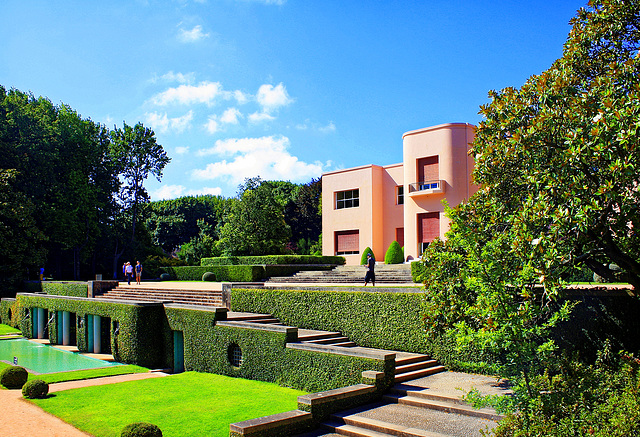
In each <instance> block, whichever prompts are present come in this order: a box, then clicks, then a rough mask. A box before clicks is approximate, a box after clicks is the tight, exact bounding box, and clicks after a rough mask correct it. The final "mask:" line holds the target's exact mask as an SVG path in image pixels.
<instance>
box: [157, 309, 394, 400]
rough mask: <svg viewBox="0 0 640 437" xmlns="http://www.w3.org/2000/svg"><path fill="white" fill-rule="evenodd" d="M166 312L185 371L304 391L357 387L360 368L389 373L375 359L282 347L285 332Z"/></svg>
mask: <svg viewBox="0 0 640 437" xmlns="http://www.w3.org/2000/svg"><path fill="white" fill-rule="evenodd" d="M166 314H167V319H168V321H169V326H170V328H171V329H172V330H175V331H182V332H183V338H184V367H185V370H186V371H189V370H194V371H198V372H208V373H217V374H221V375H228V376H234V377H240V378H246V379H253V380H259V381H268V382H275V383H278V384H280V385H284V386H288V387H294V388H297V389H301V390H305V391H310V392H314V391H322V390H330V389H334V388H338V387H344V386H347V385H353V384H359V383H360V382H361V381H362V372H363V371H365V370H377V371H380V372H383V371H385V370H386V371H387V373H388V374H390V375H393V369H385V363H384V362H383V361H381V360H375V359H369V358H357V357H349V356H340V355H333V354H327V353H320V352H309V351H301V350H294V349H287V348H286V343H287V342H288V341H292V340H294V339H293V338H288V337H287V333H286V332H278V331H270V330H262V329H248V328H240V327H235V326H220V325H216V320H215V313H212V312H207V311H198V310H191V309H184V308H171V307H168V308H166ZM232 345H237V346H239V347H240V350H241V351H242V359H243V362H242V365H241V366H240V367H234V366H232V365H231V363H230V361H229V356H228V355H229V349H230V348H231V346H232ZM171 349H172V348H171ZM167 358H170V359H172V357H167Z"/></svg>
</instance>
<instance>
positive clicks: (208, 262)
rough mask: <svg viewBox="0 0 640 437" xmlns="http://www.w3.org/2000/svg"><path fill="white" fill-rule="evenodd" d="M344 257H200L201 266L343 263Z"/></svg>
mask: <svg viewBox="0 0 640 437" xmlns="http://www.w3.org/2000/svg"><path fill="white" fill-rule="evenodd" d="M344 263H345V258H344V257H342V256H316V255H266V256H219V257H214V258H202V259H201V260H200V265H201V266H221V265H262V264H267V265H270V264H332V265H343V264H344Z"/></svg>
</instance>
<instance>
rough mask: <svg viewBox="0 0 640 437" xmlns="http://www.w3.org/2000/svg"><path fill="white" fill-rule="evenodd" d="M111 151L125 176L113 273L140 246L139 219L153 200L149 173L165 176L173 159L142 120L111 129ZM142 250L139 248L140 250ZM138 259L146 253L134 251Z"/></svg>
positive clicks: (115, 230) (115, 221) (116, 223)
mask: <svg viewBox="0 0 640 437" xmlns="http://www.w3.org/2000/svg"><path fill="white" fill-rule="evenodd" d="M110 147H111V148H110V154H111V156H112V158H113V160H114V162H117V163H118V167H117V170H118V172H117V174H118V175H119V176H120V177H121V181H122V182H121V185H120V191H119V195H118V201H119V205H120V209H119V212H118V214H116V215H115V216H114V217H113V218H112V219H113V220H112V221H113V234H112V235H113V242H114V249H113V254H114V255H113V274H114V277H115V276H116V275H117V273H118V272H119V270H120V269H119V265H118V264H119V261H120V257H121V256H122V255H123V253H124V252H125V251H126V250H127V249H129V250H133V251H134V252H136V249H138V247H139V243H140V242H139V241H137V240H136V236H137V235H138V232H137V231H138V229H137V226H138V222H139V221H140V220H141V219H142V216H141V213H142V212H143V210H144V208H143V205H145V204H147V203H148V202H149V194H148V193H147V190H146V188H145V186H144V182H145V181H146V180H147V178H148V177H149V176H154V177H155V178H156V179H157V180H158V181H160V180H161V179H162V172H163V170H164V167H165V166H166V165H167V164H168V163H169V161H170V160H171V159H170V158H169V157H168V156H167V154H166V152H165V150H164V149H163V147H162V146H161V145H160V144H158V143H157V141H156V137H155V133H154V132H153V130H151V129H149V128H146V127H144V125H143V124H142V123H137V124H136V125H135V126H129V125H127V124H126V123H124V126H123V127H122V128H116V129H114V130H113V131H111V143H110ZM138 252H139V250H138ZM132 255H135V256H137V257H138V258H140V257H141V255H143V254H142V253H133V254H132Z"/></svg>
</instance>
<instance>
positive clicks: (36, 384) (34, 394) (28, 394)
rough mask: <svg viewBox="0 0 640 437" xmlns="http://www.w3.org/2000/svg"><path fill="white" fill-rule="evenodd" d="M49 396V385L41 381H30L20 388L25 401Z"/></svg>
mask: <svg viewBox="0 0 640 437" xmlns="http://www.w3.org/2000/svg"><path fill="white" fill-rule="evenodd" d="M47 394H49V384H47V383H46V382H44V381H43V380H41V379H32V380H31V381H27V382H26V383H25V384H24V385H23V386H22V396H24V397H25V398H27V399H43V398H44V397H45V396H47Z"/></svg>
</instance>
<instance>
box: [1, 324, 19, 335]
mask: <svg viewBox="0 0 640 437" xmlns="http://www.w3.org/2000/svg"><path fill="white" fill-rule="evenodd" d="M14 333H18V334H19V333H20V330H19V329H16V328H12V327H11V326H9V325H3V324H1V323H0V335H5V334H14Z"/></svg>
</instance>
